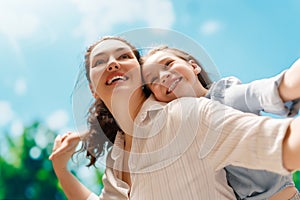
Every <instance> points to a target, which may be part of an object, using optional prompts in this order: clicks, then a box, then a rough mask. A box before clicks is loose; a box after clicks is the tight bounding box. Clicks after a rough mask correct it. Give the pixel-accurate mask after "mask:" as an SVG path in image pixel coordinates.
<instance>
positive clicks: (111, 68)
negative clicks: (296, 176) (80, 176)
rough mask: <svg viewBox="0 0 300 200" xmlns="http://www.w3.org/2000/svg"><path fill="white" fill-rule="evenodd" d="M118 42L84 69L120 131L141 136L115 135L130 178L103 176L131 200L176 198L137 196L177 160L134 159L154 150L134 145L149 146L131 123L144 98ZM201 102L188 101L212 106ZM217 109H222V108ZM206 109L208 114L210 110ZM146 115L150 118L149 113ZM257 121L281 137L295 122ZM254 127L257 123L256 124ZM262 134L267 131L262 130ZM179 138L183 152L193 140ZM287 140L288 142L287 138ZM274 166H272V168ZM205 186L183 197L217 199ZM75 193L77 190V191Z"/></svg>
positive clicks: (61, 172)
mask: <svg viewBox="0 0 300 200" xmlns="http://www.w3.org/2000/svg"><path fill="white" fill-rule="evenodd" d="M120 43H122V42H120ZM120 43H116V41H113V42H111V41H110V42H101V43H99V44H98V45H97V46H96V48H94V49H92V51H91V56H90V57H89V59H88V61H89V62H90V65H88V66H90V67H91V68H89V69H88V70H87V74H88V75H90V80H91V89H92V91H93V94H94V96H95V97H96V98H101V99H102V100H103V102H104V104H105V105H106V106H107V108H108V109H109V111H111V113H112V115H113V116H114V117H115V118H116V119H118V124H119V125H120V127H121V128H122V129H123V130H126V133H134V134H135V133H141V134H140V135H135V136H138V137H133V138H132V135H131V134H123V135H121V134H118V136H117V137H121V138H118V141H122V139H123V141H124V143H123V144H122V142H121V144H120V145H124V149H125V150H127V151H128V152H129V151H131V155H130V156H131V157H130V159H131V160H130V162H126V158H127V156H128V155H126V153H124V156H123V158H124V160H125V161H124V162H123V163H125V165H124V166H121V167H120V168H121V169H126V167H127V166H126V163H129V164H130V166H129V168H130V172H133V173H132V174H131V176H129V174H128V173H126V171H125V172H124V171H123V172H122V173H119V172H117V171H116V170H110V171H109V170H108V171H106V174H107V175H108V174H109V173H113V174H114V175H119V177H122V178H121V179H115V180H116V181H117V183H118V185H120V184H124V183H126V184H127V185H128V186H131V191H130V196H131V197H132V198H133V199H134V198H142V196H143V195H146V196H145V198H146V197H148V198H151V195H153V196H152V197H153V198H154V196H155V195H159V197H162V196H163V195H167V196H168V197H174V196H173V195H175V194H170V193H169V194H168V193H166V194H162V193H161V192H158V191H156V192H157V194H156V193H155V194H153V193H152V192H153V191H150V193H149V190H145V191H144V192H141V193H139V191H142V190H140V189H141V188H142V187H143V186H145V185H144V184H143V183H146V182H143V181H139V182H137V179H141V180H143V179H147V180H148V181H150V182H151V183H154V182H155V180H158V178H159V177H160V176H158V175H163V174H161V172H160V171H159V169H161V167H168V169H170V170H172V169H173V168H172V165H173V163H175V162H176V161H177V158H178V157H176V155H175V154H173V155H171V157H168V158H171V160H167V162H164V163H161V161H162V160H157V161H158V162H157V161H156V162H154V164H157V165H156V166H154V165H153V163H147V162H139V160H136V159H139V158H141V160H144V161H145V158H149V156H150V158H151V155H150V154H151V153H152V152H153V151H150V152H149V151H148V150H151V149H148V150H147V151H146V152H143V153H146V157H145V156H141V155H140V153H141V150H143V149H140V147H141V146H138V145H136V144H143V145H149V141H150V140H148V139H147V141H145V138H142V137H143V136H145V137H146V136H147V135H143V133H145V132H143V128H145V126H143V127H142V129H141V127H135V129H136V130H135V131H133V123H132V120H134V119H135V118H136V116H137V114H138V113H139V111H140V108H141V107H142V106H143V105H142V104H143V103H144V101H145V98H144V97H143V94H142V91H141V89H140V84H141V80H140V79H139V78H138V76H136V75H138V74H139V73H140V72H139V68H134V67H133V66H136V64H138V63H137V62H135V61H133V59H132V55H133V54H131V53H132V52H131V51H130V50H129V49H128V46H127V47H126V45H125V46H124V43H122V44H123V46H122V44H120ZM117 45H120V46H121V47H120V48H117V49H116V48H115V49H114V48H112V47H115V46H117ZM104 47H105V48H104ZM110 47H111V48H110ZM104 49H105V50H104ZM128 50H129V51H128ZM123 51H124V52H123ZM119 52H121V53H120V54H118V53H119ZM128 52H130V54H128ZM111 55H114V56H111ZM125 60H126V62H124V63H123V61H125ZM106 63H107V65H105V69H103V67H101V65H102V64H106ZM98 67H99V68H98ZM89 70H90V71H89ZM99 77H100V78H99ZM115 95H116V96H115ZM114 97H117V98H114ZM200 100H201V101H200ZM200 100H199V99H197V100H196V99H188V102H189V101H191V102H190V103H192V105H193V106H196V105H197V106H198V107H199V105H202V106H205V107H207V108H209V109H211V108H212V107H211V106H212V105H210V102H207V101H206V100H203V99H200ZM198 101H199V102H198ZM133 102H134V103H133ZM148 104H149V103H147V104H146V105H144V106H143V110H147V106H148ZM174 104H175V103H173V105H174ZM212 104H214V103H212ZM151 105H152V103H151ZM180 105H182V106H184V105H185V104H180ZM176 106H177V105H176ZM217 106H219V105H217ZM127 108H129V109H127ZM161 108H162V109H161ZM161 108H160V109H159V111H160V110H162V111H165V108H164V107H161ZM201 108H203V107H201ZM220 108H222V109H223V107H222V106H221V107H220ZM167 109H168V108H167ZM209 109H208V111H209ZM224 109H226V110H227V109H228V108H224ZM229 110H230V109H229ZM152 111H153V113H155V112H154V111H155V110H152ZM156 111H157V110H156ZM199 111H200V110H199ZM201 112H203V110H201ZM230 112H235V111H232V110H230ZM142 113H143V112H142ZM146 113H147V115H146V117H147V116H148V113H149V112H148V111H146ZM150 113H151V112H150ZM194 114H195V113H194ZM235 115H236V116H239V119H240V117H241V116H243V115H242V114H241V113H239V112H237V113H236V114H235ZM149 116H150V117H153V115H152V113H151V114H150V115H149ZM96 117H102V116H96ZM138 117H139V118H140V119H146V118H143V117H142V115H139V116H138ZM154 117H155V116H154ZM171 117H172V115H171ZM246 118H247V119H250V118H251V120H250V121H252V120H254V119H252V118H253V117H252V116H250V115H249V116H246ZM140 119H139V120H138V121H137V120H136V122H140ZM198 119H199V118H198ZM107 121H110V120H109V119H108V120H107ZM154 121H155V120H154ZM237 121H239V120H237ZM254 121H255V120H254ZM258 121H260V123H263V122H262V121H268V122H270V121H271V123H270V124H274V126H275V125H276V129H277V128H279V127H281V129H283V130H281V133H280V135H281V136H283V134H285V132H286V128H287V127H289V126H291V127H292V128H294V125H295V124H297V123H298V120H295V121H293V122H292V123H291V120H285V122H284V123H281V124H279V123H278V122H275V121H276V120H275V121H274V120H269V119H268V120H266V119H265V118H264V120H261V118H260V120H258ZM258 121H255V122H258ZM142 122H143V120H142ZM151 123H152V122H151ZM193 123H195V122H193ZM290 123H291V124H290ZM179 124H180V123H179ZM255 124H257V123H255ZM284 124H285V125H284ZM140 125H144V124H140ZM226 125H227V124H226ZM236 125H237V124H236ZM148 126H149V124H147V123H146V128H148ZM150 126H152V124H150ZM245 128H246V127H245ZM262 129H263V127H262ZM274 129H275V128H274ZM163 130H164V131H166V133H167V134H166V135H167V136H168V137H170V136H171V134H169V133H170V130H165V129H163ZM264 131H266V132H267V130H264ZM158 133H160V130H158ZM173 133H174V132H173ZM199 134H200V133H199ZM197 135H198V134H196V135H194V136H197ZM221 135H223V134H221ZM291 135H292V136H294V135H295V134H294V132H293V134H291ZM179 136H181V137H182V135H181V132H180V133H179ZM200 136H201V134H200V135H199V137H200ZM71 137H73V136H72V135H71ZM181 137H180V138H181ZM68 138H69V136H67V137H66V138H65V137H63V138H61V139H57V140H56V144H57V145H55V146H59V145H60V143H61V142H64V141H68ZM160 139H161V138H160ZM182 139H184V140H181V142H180V144H181V143H185V142H186V143H185V144H184V145H183V148H181V149H180V150H184V149H185V148H188V147H189V145H190V144H191V143H190V142H191V141H193V140H190V139H191V138H190V139H188V140H186V138H182ZM199 139H200V138H199ZM277 139H278V138H277ZM287 139H289V137H288V138H287ZM132 140H133V141H132ZM279 140H280V139H279ZM70 141H72V140H70ZM154 141H156V140H154ZM226 141H227V140H226ZM145 142H146V143H145ZM131 144H134V145H133V149H132V148H131ZM229 146H230V145H229ZM149 147H150V148H153V146H149ZM288 147H289V146H288ZM99 149H100V150H102V149H101V147H100V148H98V150H99ZM122 149H123V148H121V150H122ZM54 150H55V149H54ZM152 150H153V149H152ZM277 150H278V148H277ZM98 152H99V151H98ZM98 152H97V151H96V153H98ZM100 152H101V151H100ZM135 153H137V154H138V155H135ZM163 153H165V154H162V155H168V154H166V153H167V152H163ZM177 153H179V155H181V153H183V152H182V151H179V152H177ZM208 153H209V152H208ZM112 154H113V152H112ZM147 154H149V155H147ZM290 154H291V152H288V155H290ZM168 156H169V155H168ZM277 156H278V155H277ZM54 157H55V151H54V154H53V156H52V158H54ZM66 157H67V156H66ZM153 158H155V157H153ZM163 158H166V157H163ZM121 160H123V159H121ZM65 161H66V160H62V162H57V161H55V162H54V163H53V165H54V168H55V171H56V173H57V175H58V177H59V178H60V177H62V176H64V178H65V175H66V174H68V172H67V170H66V168H65V166H66V165H65V163H66V162H65ZM133 161H136V162H133ZM231 161H232V162H234V161H233V160H231ZM277 161H278V160H277ZM63 162H64V164H62V163H63ZM245 162H246V161H245ZM273 162H274V161H273ZM115 163H116V162H114V165H115ZM133 163H135V164H137V166H136V167H134V165H133ZM205 163H206V162H200V161H199V163H197V166H198V165H203V164H205ZM274 163H276V162H274ZM274 163H272V165H273V164H274ZM145 164H149V166H145ZM223 164H224V163H223ZM235 164H237V163H235ZM243 164H245V163H243ZM269 164H270V163H269ZM289 164H291V163H290V162H288V166H289ZM245 165H247V166H248V165H250V164H249V163H246V164H245ZM250 166H251V167H255V166H253V165H250ZM169 167H171V168H169ZM260 167H261V168H268V169H269V167H271V166H270V165H261V166H260ZM292 167H294V166H292ZM134 168H135V169H134ZM153 170H154V171H153ZM273 170H274V171H276V172H278V169H274V168H273ZM280 170H282V169H280ZM280 170H279V171H280ZM214 171H215V170H214ZM141 172H144V173H141ZM151 172H154V174H151ZM209 172H210V173H211V172H212V171H209ZM148 173H150V175H151V176H147V174H148ZM69 175H70V174H69ZM148 175H149V174H148ZM152 175H153V176H152ZM210 175H213V176H212V177H214V173H212V174H210ZM67 176H68V175H67ZM112 177H113V176H112ZM153 177H156V178H155V179H153ZM70 180H72V178H70ZM160 180H161V179H160ZM161 181H163V180H161ZM61 183H62V185H63V187H68V185H69V184H70V183H72V184H71V186H74V185H73V184H78V183H76V181H75V182H73V181H71V182H70V181H66V182H64V183H63V182H61ZM110 183H112V182H111V180H110ZM137 183H139V184H138V185H137ZM199 183H200V185H201V184H202V186H205V185H203V183H202V182H199ZM195 185H196V184H195ZM111 186H112V185H111ZM152 186H154V185H152ZM208 186H209V188H207V189H205V190H204V191H203V193H201V194H198V193H199V188H197V190H196V188H194V189H191V191H190V192H188V193H187V191H189V190H188V188H186V189H187V191H186V192H183V193H182V194H190V195H195V194H196V193H193V192H197V197H198V198H199V197H204V198H205V197H209V198H210V197H220V196H219V194H215V192H216V191H215V190H214V189H213V188H215V184H209V185H208ZM80 187H81V186H80ZM81 188H82V189H81V191H82V193H81V194H83V195H82V196H81V197H82V198H86V197H87V196H89V191H88V190H87V189H86V188H84V187H81ZM156 188H157V187H156ZM204 188H205V187H204ZM113 189H116V188H114V187H113V186H112V187H111V188H110V190H106V191H105V190H104V192H103V194H102V195H103V196H105V195H107V194H109V193H111V192H112V190H113ZM157 189H158V188H157ZM174 189H175V191H177V190H176V188H172V189H171V188H169V190H166V191H174ZM177 189H178V188H177ZM209 190H211V191H213V193H211V194H210V193H209V192H208V193H207V192H206V191H209ZM72 192H74V191H71V192H70V194H69V195H68V194H67V196H68V197H69V198H73V197H72ZM75 192H78V190H76V191H75ZM201 192H202V191H201ZM128 193H129V188H128V190H124V196H123V197H124V198H128ZM175 196H176V195H175ZM76 197H78V198H79V196H78V195H76ZM177 197H179V196H177ZM191 197H195V196H191ZM82 198H81V199H82Z"/></svg>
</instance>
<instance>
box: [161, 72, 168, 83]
mask: <svg viewBox="0 0 300 200" xmlns="http://www.w3.org/2000/svg"><path fill="white" fill-rule="evenodd" d="M169 78H170V74H169V73H166V72H162V73H161V76H160V80H161V83H162V84H165V83H167V81H168V79H169Z"/></svg>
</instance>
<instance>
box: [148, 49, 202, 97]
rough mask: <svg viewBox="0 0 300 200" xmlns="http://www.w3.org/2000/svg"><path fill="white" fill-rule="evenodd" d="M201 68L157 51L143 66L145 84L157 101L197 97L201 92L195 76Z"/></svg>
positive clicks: (168, 53) (164, 52) (193, 63)
mask: <svg viewBox="0 0 300 200" xmlns="http://www.w3.org/2000/svg"><path fill="white" fill-rule="evenodd" d="M200 71H201V68H200V67H199V66H198V65H197V64H196V63H195V62H194V61H192V60H191V61H189V62H187V61H185V60H183V59H181V58H179V57H177V56H175V55H174V54H173V53H171V52H168V51H158V52H156V53H155V54H153V55H151V56H149V57H148V58H147V59H146V61H145V62H144V64H143V77H144V79H145V82H146V84H147V85H148V87H149V88H150V90H151V91H152V92H153V94H154V96H155V98H156V99H157V100H159V101H163V102H170V101H172V100H174V99H176V98H179V97H198V96H199V95H200V94H199V92H200V91H201V90H203V87H201V86H202V85H201V83H200V82H199V80H198V77H197V74H198V73H200Z"/></svg>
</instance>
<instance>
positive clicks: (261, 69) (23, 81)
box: [0, 0, 300, 135]
mask: <svg viewBox="0 0 300 200" xmlns="http://www.w3.org/2000/svg"><path fill="white" fill-rule="evenodd" d="M299 13H300V1H298V0H287V1H271V0H251V1H250V0H228V1H216V0H210V1H208V0H186V1H174V0H173V1H171V0H110V1H107V0H84V1H81V0H63V1H62V0H43V1H38V0H28V1H21V0H10V1H4V0H0V54H1V57H0V91H1V92H0V132H2V131H1V130H4V129H7V130H10V131H11V132H12V133H13V134H16V135H17V134H19V133H20V132H21V131H22V128H23V126H26V125H29V124H30V123H32V122H33V121H34V120H40V121H43V122H45V123H47V125H48V126H49V127H51V128H53V129H56V130H65V129H71V130H72V129H74V125H73V124H74V123H73V116H72V113H73V111H72V104H71V103H72V98H71V93H72V89H73V86H74V82H75V80H76V76H77V73H78V69H79V67H80V66H82V63H83V55H84V52H85V50H86V48H87V46H88V44H90V43H91V42H94V41H96V40H97V39H98V38H99V37H101V36H104V35H114V34H117V33H120V32H123V31H128V30H131V29H134V28H139V27H157V28H168V29H172V30H175V31H178V32H180V33H183V34H185V35H187V36H189V37H191V38H193V39H194V40H195V41H197V42H198V43H199V44H201V45H202V46H203V47H204V48H205V49H206V51H207V52H208V54H209V55H210V56H211V58H212V59H213V61H214V62H215V64H216V65H217V67H218V69H219V71H220V73H221V75H222V76H229V75H234V76H237V77H239V78H240V79H241V80H242V81H243V82H248V81H251V80H255V79H259V78H263V77H270V76H273V75H275V74H277V73H279V72H280V71H282V70H283V69H286V68H288V67H289V66H290V65H291V64H292V63H293V61H295V60H296V59H297V58H299V55H300V45H299V44H300V37H299V36H300V20H299Z"/></svg>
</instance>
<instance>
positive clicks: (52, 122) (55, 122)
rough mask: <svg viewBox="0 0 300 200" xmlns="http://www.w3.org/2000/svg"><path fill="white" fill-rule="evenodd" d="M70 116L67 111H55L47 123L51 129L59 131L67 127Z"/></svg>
mask: <svg viewBox="0 0 300 200" xmlns="http://www.w3.org/2000/svg"><path fill="white" fill-rule="evenodd" d="M68 122H69V115H68V113H67V111H65V110H57V111H54V112H53V113H52V114H51V115H50V116H49V117H48V118H47V119H46V123H47V125H48V127H49V128H50V129H53V130H59V129H63V128H64V127H66V126H67V123H68Z"/></svg>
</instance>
